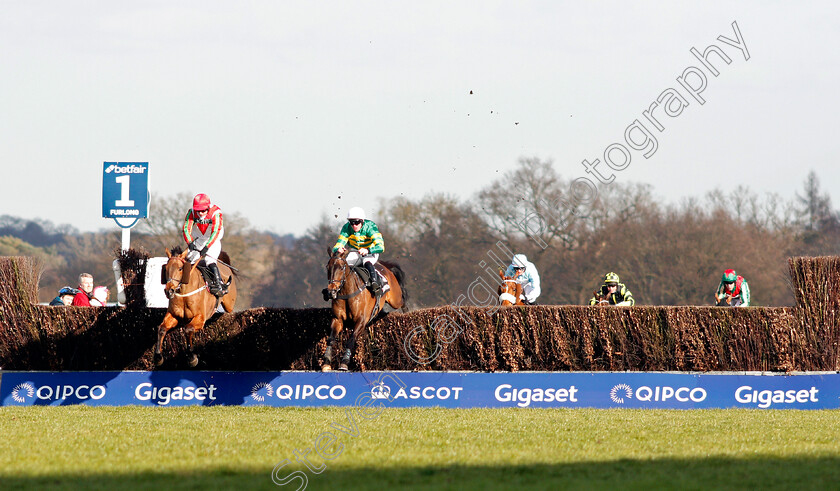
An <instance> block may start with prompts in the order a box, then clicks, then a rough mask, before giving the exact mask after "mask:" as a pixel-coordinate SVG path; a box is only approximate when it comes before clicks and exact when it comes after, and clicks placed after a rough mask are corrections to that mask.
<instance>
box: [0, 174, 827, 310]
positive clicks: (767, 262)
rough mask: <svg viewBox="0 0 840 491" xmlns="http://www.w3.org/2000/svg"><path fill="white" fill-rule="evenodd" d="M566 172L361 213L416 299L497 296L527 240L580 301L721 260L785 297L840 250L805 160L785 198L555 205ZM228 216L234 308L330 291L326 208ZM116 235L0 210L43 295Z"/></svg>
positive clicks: (683, 299)
mask: <svg viewBox="0 0 840 491" xmlns="http://www.w3.org/2000/svg"><path fill="white" fill-rule="evenodd" d="M569 184H570V181H569V180H568V179H566V178H564V177H562V176H560V175H559V174H558V173H557V172H556V170H555V169H554V167H553V165H552V164H551V162H548V161H541V160H539V159H536V158H532V159H522V160H521V161H520V162H519V165H518V166H517V168H516V169H515V170H513V171H511V172H509V173H507V174H505V175H503V176H502V177H501V178H499V179H497V180H496V181H494V182H492V183H490V184H489V185H488V186H487V187H485V188H484V189H482V190H481V191H479V192H478V193H477V194H476V195H475V196H472V197H471V198H470V199H466V200H462V199H459V198H457V197H454V196H450V195H444V194H430V195H428V196H426V197H424V198H422V199H419V200H409V199H406V198H402V197H394V198H390V199H383V200H382V201H381V206H380V207H379V209H378V210H368V214H369V215H370V216H371V218H373V219H374V220H375V221H376V222H377V224H378V225H379V228H380V230H381V231H382V233H383V236H384V237H385V242H386V251H385V253H384V255H383V257H384V258H387V259H388V260H391V261H395V262H398V263H399V264H400V265H401V266H402V267H403V269H404V270H405V271H406V273H407V276H408V282H407V288H408V289H409V291H410V293H411V297H412V300H413V304H412V305H411V307H414V308H416V307H431V306H443V305H447V304H453V303H457V304H459V305H461V306H481V305H486V304H488V303H490V302H492V301H495V300H494V299H493V298H491V297H492V294H491V293H488V292H491V291H492V292H494V291H495V288H496V284H497V283H496V280H497V278H498V277H497V274H498V269H499V268H500V267H503V266H505V265H506V264H507V262H509V260H510V257H509V254H510V253H523V254H526V255H527V256H528V258H529V260H531V261H532V262H534V264H535V265H536V266H537V268H538V269H539V272H540V276H541V278H542V291H543V293H542V296H541V297H540V298H539V300H538V303H540V304H543V305H557V304H561V305H562V304H572V305H574V304H578V305H580V304H585V303H586V302H587V301H588V299H589V298H590V297H591V295H592V291H593V290H595V289H596V288H597V287H598V286H599V285H600V282H601V279H602V278H603V275H604V274H605V273H607V272H609V271H613V272H616V273H618V274H619V275H620V277H621V281H622V282H623V283H625V284H626V285H627V288H628V289H629V290H631V291H632V292H633V295H634V297H635V299H636V302H637V304H639V305H710V304H711V303H712V300H713V298H712V295H713V293H714V290H715V288H716V287H717V285H718V282H719V280H720V276H721V274H722V272H723V270H725V269H729V268H732V269H735V270H736V271H737V272H738V274H740V275H742V276H744V277H745V278H746V279H747V281H748V282H749V284H750V289H751V293H752V304H753V305H765V306H788V305H793V304H794V296H793V292H792V291H791V287H790V279H789V278H790V277H789V275H788V265H787V258H788V257H790V256H820V255H835V254H838V253H840V219H838V213H837V212H836V211H834V210H833V209H832V205H831V200H830V198H829V196H828V195H826V194H824V193H822V192H821V190H820V186H819V180H818V178H817V176H816V175H815V174H814V173H813V172H812V173H810V174H809V175H808V176H807V178H806V179H805V182H804V185H803V186H802V187H801V189H800V190H799V191H798V192H796V190H794V189H792V190H791V192H796V195H795V198H794V199H792V200H786V199H783V198H782V197H780V196H779V195H776V194H765V195H758V194H756V193H755V192H753V191H751V190H750V189H748V188H744V187H740V188H738V189H736V190H735V191H732V192H729V193H724V192H720V191H717V192H712V193H708V194H707V195H705V196H703V197H686V198H685V199H684V200H683V201H682V202H681V203H680V204H663V203H662V202H661V200H659V199H657V198H656V197H655V196H654V195H653V194H652V190H651V187H650V186H649V185H644V184H633V183H621V182H614V183H612V184H609V185H604V186H602V187H601V188H600V189H599V190H598V197H597V199H596V200H595V201H594V202H593V203H591V204H590V205H588V206H586V207H578V208H576V209H573V210H564V211H569V212H570V213H566V214H565V215H562V218H561V215H560V214H558V210H557V209H556V207H557V206H558V203H571V202H573V200H572V199H571V197H570V196H569V189H570V186H569ZM191 199H192V193H190V192H184V193H180V194H178V195H177V196H172V197H160V196H155V197H153V200H152V202H151V207H152V208H151V213H150V215H151V218H149V219H146V220H141V224H140V225H138V226H137V227H136V228H135V229H134V230H133V231H132V236H131V241H132V247H133V248H136V249H143V250H145V251H147V252H148V253H149V254H150V255H151V256H161V255H163V254H164V248H165V247H173V246H175V245H180V244H181V241H182V239H181V238H180V228H181V220H182V219H183V214H184V211H185V210H186V208H187V207H188V206H189V203H190V202H191ZM229 206H231V205H229ZM234 207H235V206H234ZM225 221H226V228H227V231H226V234H225V239H224V248H225V250H227V251H228V252H229V253H230V255H231V257H232V258H233V261H234V263H235V264H234V265H235V266H237V267H239V268H240V269H241V271H242V273H243V274H242V275H241V277H240V278H241V281H242V286H241V289H240V292H241V293H240V297H239V300H238V304H237V310H239V309H246V308H249V307H260V306H264V307H292V308H304V307H306V308H309V307H324V306H326V305H327V304H326V302H324V301H323V300H322V297H321V293H320V292H321V289H322V288H324V287H325V286H326V273H325V269H324V266H325V264H326V260H327V253H326V249H327V247H330V246H332V245H333V244H334V242H335V239H336V237H337V235H338V230H337V229H336V227H335V226H334V225H333V222H332V221H330V220H328V219H327V218H326V217H324V218H322V220H321V221H320V222H319V223H317V224H313V226H312V227H311V228H310V229H309V230H308V231H307V232H306V233H305V234H304V235H303V236H301V237H295V236H291V235H285V236H278V235H276V234H272V233H270V232H265V231H260V230H256V229H254V228H253V227H252V226H251V225H250V223H249V222H248V220H247V219H246V218H245V217H242V216H240V215H237V214H236V213H230V212H228V213H227V214H226V215H225ZM119 244H120V232H119V230H114V231H109V232H99V233H80V232H78V231H76V230H75V229H73V228H72V227H67V226H54V225H53V224H51V223H50V222H46V221H27V220H21V219H18V218H14V217H9V216H2V217H0V256H31V257H33V258H34V259H35V260H37V261H38V263H39V264H40V268H41V271H42V274H41V276H40V282H39V293H38V300H39V301H41V302H46V301H49V300H50V299H51V298H52V297H53V296H55V294H56V292H57V290H58V289H59V288H60V287H62V286H64V285H70V286H75V285H76V278H77V276H78V274H79V273H80V272H90V273H92V274H93V275H94V278H95V283H96V284H105V285H108V286H110V287H111V289H112V291H113V290H114V274H113V270H112V266H111V264H112V261H113V260H114V258H115V257H116V255H115V250H116V249H117V248H119ZM112 299H113V298H112Z"/></svg>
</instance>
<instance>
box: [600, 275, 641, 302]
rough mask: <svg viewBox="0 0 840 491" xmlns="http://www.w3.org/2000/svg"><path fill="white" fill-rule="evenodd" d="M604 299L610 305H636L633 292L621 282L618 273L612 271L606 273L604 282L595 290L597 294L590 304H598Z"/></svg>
mask: <svg viewBox="0 0 840 491" xmlns="http://www.w3.org/2000/svg"><path fill="white" fill-rule="evenodd" d="M602 300H605V301H606V302H607V303H609V304H610V305H618V306H621V307H629V306H631V305H636V300H635V299H634V298H633V294H632V293H630V290H628V289H627V287H626V286H624V283H620V280H619V278H618V275H617V274H615V273H612V272H610V273H607V274H605V275H604V284H603V285H601V288H600V289H599V290H598V291H597V292H595V296H593V297H592V298H591V299H590V300H589V305H597V304H598V303H599V302H600V301H602Z"/></svg>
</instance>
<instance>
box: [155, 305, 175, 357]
mask: <svg viewBox="0 0 840 491" xmlns="http://www.w3.org/2000/svg"><path fill="white" fill-rule="evenodd" d="M177 325H178V319H176V318H175V317H174V316H173V315H172V314H170V313H169V312H167V313H166V315H165V316H163V322H161V323H160V327H158V339H157V344H155V356H154V362H155V366H160V365H161V364H162V363H163V355H162V354H161V352H160V349H161V347H162V346H163V338H164V337H165V336H166V333H167V332H169V330H170V329H172V328H173V327H175V326H177Z"/></svg>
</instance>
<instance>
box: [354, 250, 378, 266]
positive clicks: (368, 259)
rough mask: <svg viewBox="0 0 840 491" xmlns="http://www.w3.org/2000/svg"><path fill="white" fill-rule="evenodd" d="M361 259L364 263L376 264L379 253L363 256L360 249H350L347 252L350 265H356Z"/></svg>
mask: <svg viewBox="0 0 840 491" xmlns="http://www.w3.org/2000/svg"><path fill="white" fill-rule="evenodd" d="M360 261H361V262H362V263H363V264H367V263H371V264H376V261H379V254H368V255H367V256H362V255H361V254H359V251H350V252H348V253H347V264H349V265H350V266H356V265H358V264H359V262H360Z"/></svg>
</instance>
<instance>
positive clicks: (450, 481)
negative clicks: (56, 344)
mask: <svg viewBox="0 0 840 491" xmlns="http://www.w3.org/2000/svg"><path fill="white" fill-rule="evenodd" d="M348 414H349V415H352V417H353V418H352V420H350V419H349V417H348ZM368 416H369V418H370V419H365V418H363V417H360V414H359V413H358V412H357V410H356V409H354V408H347V409H346V410H345V408H323V409H298V408H287V409H278V408H269V407H259V408H241V407H185V408H142V407H107V408H90V407H80V406H73V407H25V408H21V407H8V408H0V435H1V436H0V489H4V490H6V489H27V490H29V489H50V490H61V489H107V490H110V491H113V490H122V489H149V490H152V489H153V490H157V491H161V490H169V489H201V490H207V489H298V487H299V486H300V485H302V484H303V480H302V479H300V478H297V477H294V476H295V475H296V476H302V475H305V476H306V478H307V480H308V483H307V486H306V489H324V490H326V489H329V490H336V489H340V490H342V491H344V490H353V489H374V490H379V491H385V490H390V489H429V490H432V489H434V490H437V489H517V490H522V491H524V490H526V489H528V490H530V489H581V488H585V489H593V488H594V489H644V490H650V489H745V488H762V489H816V488H819V489H831V488H834V489H837V487H838V486H840V411H793V410H778V411H774V410H745V409H731V410H629V409H616V410H598V409H463V410H452V409H388V408H386V409H383V410H381V413H379V414H378V415H376V414H374V415H371V414H369V415H368ZM341 428H343V430H344V431H342V429H341ZM330 433H331V434H332V435H335V439H334V440H332V441H330V438H332V437H331V436H330ZM320 435H324V436H323V437H322V439H321V441H320V444H321V447H320V450H321V452H322V454H323V455H325V456H326V457H329V458H330V459H329V460H326V459H325V458H322V457H320V456H319V455H317V454H316V452H315V451H314V450H310V453H309V454H308V457H307V458H308V459H309V460H308V462H309V466H310V467H312V469H308V468H307V466H306V465H305V464H304V463H301V462H297V461H296V460H295V459H296V457H295V454H294V451H295V450H296V449H297V450H298V451H299V452H301V453H302V452H305V451H306V449H307V448H309V449H314V447H315V444H316V443H315V442H316V440H317V439H318V437H319V436H320ZM284 459H289V460H290V463H289V465H287V466H286V467H283V468H280V469H278V471H277V473H276V477H277V478H278V479H282V478H284V477H287V476H289V475H292V477H291V478H289V479H288V482H287V484H286V485H283V486H279V485H277V484H275V483H274V482H273V481H272V470H273V469H274V468H275V466H276V464H278V463H279V462H281V461H283V460H284ZM295 471H298V472H297V474H292V473H294V472H295ZM316 471H320V473H318V472H316Z"/></svg>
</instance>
